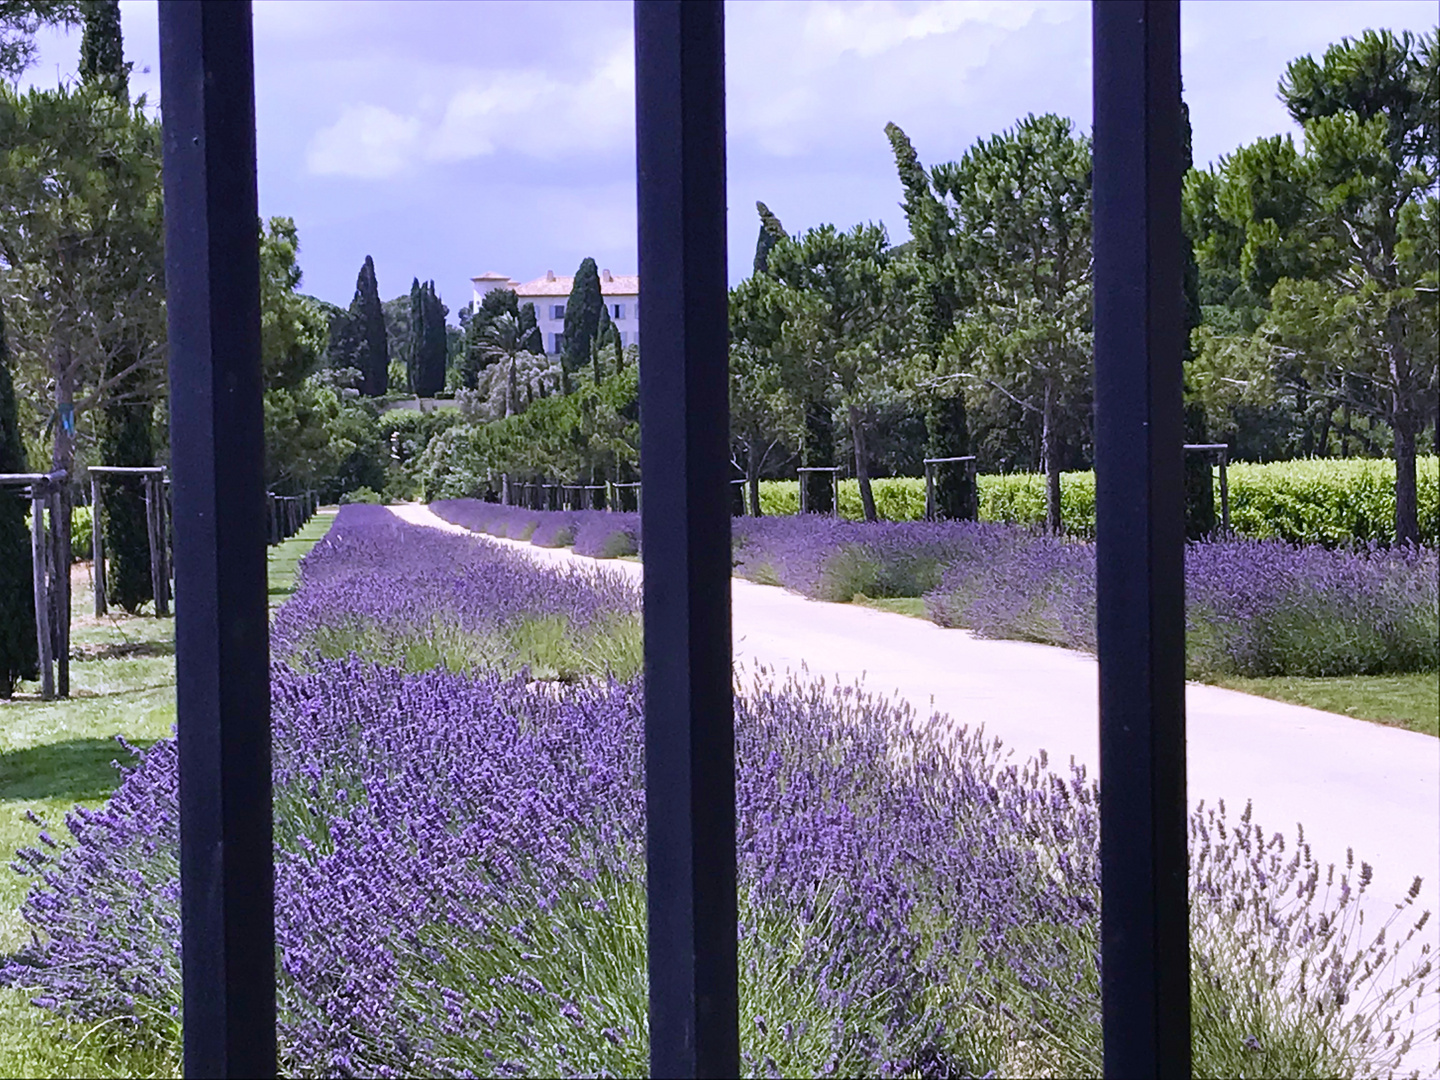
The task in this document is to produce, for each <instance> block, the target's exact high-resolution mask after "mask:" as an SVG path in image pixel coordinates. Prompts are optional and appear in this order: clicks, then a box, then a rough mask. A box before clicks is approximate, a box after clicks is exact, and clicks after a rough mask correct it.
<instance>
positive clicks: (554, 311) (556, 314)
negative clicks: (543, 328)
mask: <svg viewBox="0 0 1440 1080" xmlns="http://www.w3.org/2000/svg"><path fill="white" fill-rule="evenodd" d="M564 317H565V305H564V304H551V305H550V318H552V319H563V318H564Z"/></svg>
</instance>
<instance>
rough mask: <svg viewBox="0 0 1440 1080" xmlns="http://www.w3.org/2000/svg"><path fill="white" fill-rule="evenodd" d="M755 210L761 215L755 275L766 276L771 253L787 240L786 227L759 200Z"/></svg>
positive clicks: (756, 247) (756, 243) (756, 241)
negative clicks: (777, 245) (776, 246)
mask: <svg viewBox="0 0 1440 1080" xmlns="http://www.w3.org/2000/svg"><path fill="white" fill-rule="evenodd" d="M755 210H756V212H757V213H758V214H759V215H760V235H759V236H758V237H756V239H755V273H757V274H764V273H766V272H767V271H769V269H770V251H771V249H772V248H774V247H775V245H776V244H778V243H779V242H780V241H781V240H783V239H785V227H784V226H783V225H781V224H780V219H779V218H777V217H776V216H775V215H774V214H772V213H771V212H770V208H769V207H768V206H766V205H765V204H764V203H763V202H760V201H759V200H758V199H757V200H756V202H755Z"/></svg>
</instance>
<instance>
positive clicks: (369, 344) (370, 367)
mask: <svg viewBox="0 0 1440 1080" xmlns="http://www.w3.org/2000/svg"><path fill="white" fill-rule="evenodd" d="M350 318H351V320H352V321H353V324H354V326H353V329H352V330H351V331H350V333H351V334H352V335H353V336H354V338H355V343H356V344H358V346H359V348H358V349H357V350H356V360H355V366H356V367H358V368H359V369H360V392H361V393H362V394H364V395H365V396H366V397H379V396H380V395H382V394H383V393H385V391H386V390H388V389H389V385H390V343H389V338H388V337H387V336H386V333H385V307H384V305H383V304H382V303H381V302H380V286H379V283H378V282H377V281H376V279H375V260H373V259H372V258H370V256H369V255H366V256H365V265H364V266H362V267H360V274H359V276H358V277H356V279H355V298H354V299H353V300H351V301H350Z"/></svg>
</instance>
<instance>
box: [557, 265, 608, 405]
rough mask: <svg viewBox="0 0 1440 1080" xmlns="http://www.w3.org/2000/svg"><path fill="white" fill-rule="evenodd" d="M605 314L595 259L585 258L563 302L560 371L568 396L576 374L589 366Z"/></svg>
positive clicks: (597, 379)
mask: <svg viewBox="0 0 1440 1080" xmlns="http://www.w3.org/2000/svg"><path fill="white" fill-rule="evenodd" d="M604 312H605V298H604V297H603V296H602V295H601V294H600V271H599V270H598V269H596V267H595V260H594V259H592V258H590V257H589V256H586V258H584V259H583V260H581V262H580V267H579V269H577V270H576V271H575V283H574V284H573V285H571V286H570V298H569V300H567V301H566V303H565V349H564V352H563V353H561V372H562V375H563V377H564V379H565V382H564V383H563V386H564V390H565V393H567V394H568V393H569V392H570V390H571V382H570V380H571V379H572V378H573V377H574V375H575V373H576V372H577V371H580V370H581V369H582V368H584V367H586V366H587V365H588V364H589V363H590V345H591V343H592V342H593V341H594V340H595V335H596V334H597V333H599V331H600V317H601V315H603V314H604ZM596 374H597V377H596V381H597V382H598V381H599V378H598V373H596Z"/></svg>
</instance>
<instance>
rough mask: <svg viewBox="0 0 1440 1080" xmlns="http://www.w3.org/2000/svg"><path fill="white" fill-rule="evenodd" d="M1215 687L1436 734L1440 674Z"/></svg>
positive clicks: (1280, 678)
mask: <svg viewBox="0 0 1440 1080" xmlns="http://www.w3.org/2000/svg"><path fill="white" fill-rule="evenodd" d="M1215 682H1216V683H1217V684H1218V685H1220V686H1226V687H1229V688H1230V689H1231V690H1243V691H1244V692H1245V693H1247V694H1258V695H1260V696H1261V697H1268V698H1275V699H1276V700H1278V701H1290V702H1294V703H1295V704H1296V705H1309V706H1310V707H1311V708H1312V709H1324V710H1325V711H1326V712H1334V713H1342V714H1344V715H1345V716H1353V717H1355V718H1356V719H1357V720H1373V721H1375V722H1376V723H1379V724H1389V725H1391V726H1393V727H1400V728H1406V729H1408V730H1410V731H1418V732H1420V733H1422V734H1424V735H1440V673H1437V672H1434V671H1431V672H1422V673H1420V674H1415V675H1342V676H1337V677H1334V678H1302V677H1299V676H1293V675H1274V676H1269V677H1266V678H1259V679H1245V678H1239V677H1230V678H1225V679H1216V680H1215Z"/></svg>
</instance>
